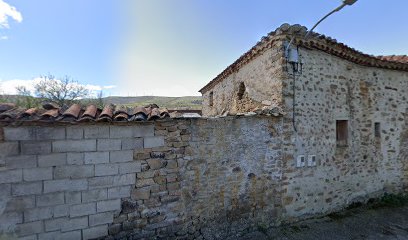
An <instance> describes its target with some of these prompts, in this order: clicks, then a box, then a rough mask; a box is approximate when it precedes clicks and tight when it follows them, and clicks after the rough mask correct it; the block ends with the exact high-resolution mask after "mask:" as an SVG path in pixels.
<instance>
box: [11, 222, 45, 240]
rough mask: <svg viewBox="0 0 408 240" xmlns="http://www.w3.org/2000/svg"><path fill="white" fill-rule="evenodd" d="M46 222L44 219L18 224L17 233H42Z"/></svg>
mask: <svg viewBox="0 0 408 240" xmlns="http://www.w3.org/2000/svg"><path fill="white" fill-rule="evenodd" d="M43 227H44V223H43V222H42V221H36V222H30V223H23V224H19V225H17V228H16V233H17V235H18V236H19V237H23V236H27V235H32V234H36V233H41V232H42V231H43Z"/></svg>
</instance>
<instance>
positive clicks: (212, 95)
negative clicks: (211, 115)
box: [209, 92, 214, 107]
mask: <svg viewBox="0 0 408 240" xmlns="http://www.w3.org/2000/svg"><path fill="white" fill-rule="evenodd" d="M209 105H210V107H212V106H213V105H214V92H210V95H209Z"/></svg>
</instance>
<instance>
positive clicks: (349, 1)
mask: <svg viewBox="0 0 408 240" xmlns="http://www.w3.org/2000/svg"><path fill="white" fill-rule="evenodd" d="M357 1H358V0H343V4H341V5H340V6H339V7H337V8H335V9H334V10H333V11H331V12H329V13H328V14H326V16H324V17H323V18H321V19H320V20H319V21H318V22H317V23H316V24H315V25H314V26H313V27H312V28H311V29H310V30H309V31H308V32H307V33H306V35H305V36H304V38H307V37H308V36H309V35H310V33H312V31H313V30H314V29H315V28H316V27H317V25H319V24H320V23H321V22H323V21H324V20H325V19H326V18H328V17H329V16H330V15H332V14H333V13H335V12H338V11H340V10H341V9H342V8H344V7H345V6H347V5H349V6H351V5H353V4H354V3H356V2H357ZM294 38H295V37H294V36H293V37H292V39H291V40H290V42H289V44H288V45H287V46H286V49H285V55H286V60H287V61H288V62H289V63H290V64H291V65H292V66H294V69H293V70H294V71H295V65H297V69H299V64H298V63H299V52H298V50H297V48H291V45H292V42H293V40H294ZM294 63H297V64H294Z"/></svg>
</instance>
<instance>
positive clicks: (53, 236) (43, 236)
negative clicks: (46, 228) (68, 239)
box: [38, 231, 60, 240]
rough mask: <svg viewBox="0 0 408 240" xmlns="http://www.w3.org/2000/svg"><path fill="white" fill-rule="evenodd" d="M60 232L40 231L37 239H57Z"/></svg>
mask: <svg viewBox="0 0 408 240" xmlns="http://www.w3.org/2000/svg"><path fill="white" fill-rule="evenodd" d="M59 235H60V232H59V231H55V232H47V233H40V234H38V240H55V239H59V238H58V237H59Z"/></svg>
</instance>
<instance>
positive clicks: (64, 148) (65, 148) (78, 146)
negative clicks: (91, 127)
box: [52, 139, 96, 152]
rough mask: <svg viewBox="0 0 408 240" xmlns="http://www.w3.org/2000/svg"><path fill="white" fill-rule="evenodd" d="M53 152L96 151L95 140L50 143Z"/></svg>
mask: <svg viewBox="0 0 408 240" xmlns="http://www.w3.org/2000/svg"><path fill="white" fill-rule="evenodd" d="M52 151H53V152H86V151H96V140H94V139H92V140H64V141H54V142H53V143H52Z"/></svg>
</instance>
